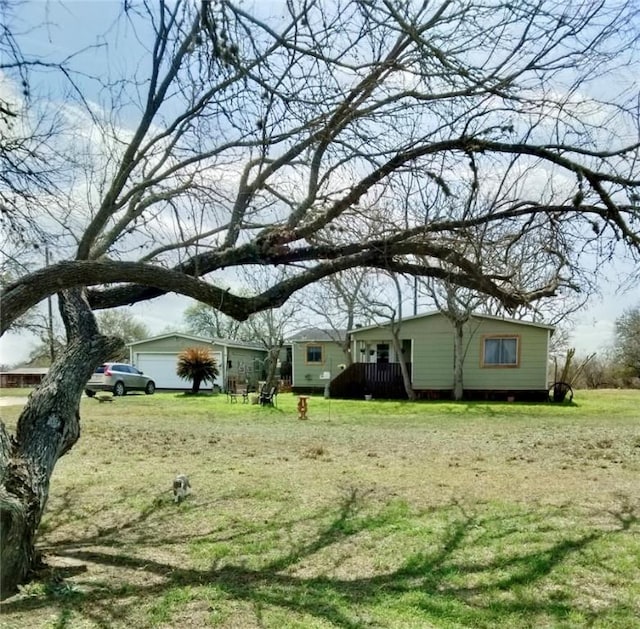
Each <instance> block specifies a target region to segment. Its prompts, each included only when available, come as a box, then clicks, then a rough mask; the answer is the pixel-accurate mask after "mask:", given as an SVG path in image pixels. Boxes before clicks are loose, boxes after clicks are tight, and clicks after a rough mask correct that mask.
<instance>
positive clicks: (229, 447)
mask: <svg viewBox="0 0 640 629" xmlns="http://www.w3.org/2000/svg"><path fill="white" fill-rule="evenodd" d="M296 401H297V398H295V397H294V396H292V395H290V394H286V395H280V396H279V398H278V407H277V408H274V409H270V408H260V407H258V406H253V405H243V404H242V403H237V404H229V403H228V402H227V400H226V397H225V396H224V395H222V396H208V395H205V396H197V397H189V396H183V395H176V394H168V393H160V394H156V395H153V396H144V395H130V396H126V397H125V398H120V399H116V400H115V401H114V402H113V403H104V404H102V403H98V402H97V401H96V400H90V399H83V402H82V416H83V434H82V437H81V440H80V442H79V443H78V444H77V445H76V447H75V448H74V449H73V450H72V452H71V453H70V454H68V455H67V456H66V457H64V458H63V459H62V460H61V461H60V463H59V464H58V467H57V469H56V472H55V474H54V477H53V479H52V490H51V499H50V502H49V509H48V513H47V516H46V518H45V520H44V522H43V526H42V534H41V538H40V545H41V548H42V550H43V551H44V553H45V556H46V560H47V562H48V564H49V569H48V570H47V571H46V572H44V573H43V574H42V575H41V578H40V580H38V581H36V582H34V583H32V584H30V585H29V586H27V587H25V588H24V589H23V591H22V593H21V594H20V595H18V596H16V597H14V598H13V599H10V600H8V601H6V602H5V603H4V604H3V605H2V607H1V608H0V609H1V612H2V616H1V618H0V620H1V622H0V624H2V626H3V627H6V628H12V627H20V628H27V627H28V628H32V627H70V628H73V629H75V628H83V627H105V628H106V627H128V628H136V627H166V628H169V627H228V628H232V627H233V628H241V629H245V628H254V627H256V628H257V627H267V628H277V629H289V628H299V629H307V628H328V627H345V628H349V629H356V628H363V629H364V628H370V627H380V628H386V627H389V628H403V629H405V628H416V629H418V628H420V629H421V628H428V627H447V628H453V627H470V628H471V627H472V628H482V627H486V628H494V627H504V628H509V629H511V628H519V627H522V628H524V627H529V628H538V627H549V628H554V629H555V628H563V627H566V628H568V627H608V628H613V627H619V628H629V629H631V628H633V627H638V626H639V624H638V622H639V621H638V618H640V520H639V517H640V392H632V391H596V392H583V391H578V392H577V393H576V397H575V399H574V404H571V405H568V404H567V405H552V404H544V405H533V404H531V405H530V404H517V403H514V404H508V403H459V404H455V403H445V402H435V403H434V402H424V403H417V404H409V403H406V402H378V401H372V402H365V401H362V402H360V401H358V402H355V401H354V402H344V401H337V400H324V399H322V398H316V397H314V398H311V400H310V404H309V413H308V414H309V418H310V419H309V420H308V421H300V420H298V419H297V412H296ZM0 411H1V412H2V414H3V417H4V418H5V419H6V420H7V421H8V422H9V423H11V422H13V421H14V420H15V418H16V417H17V414H18V412H19V407H18V406H9V407H3V408H2V409H0ZM178 472H186V473H187V474H189V475H190V477H191V481H192V485H193V493H192V495H191V496H189V498H188V499H187V500H186V501H185V502H184V503H182V504H180V505H176V504H174V503H173V501H172V495H171V491H170V485H171V481H172V478H173V476H174V474H176V473H178Z"/></svg>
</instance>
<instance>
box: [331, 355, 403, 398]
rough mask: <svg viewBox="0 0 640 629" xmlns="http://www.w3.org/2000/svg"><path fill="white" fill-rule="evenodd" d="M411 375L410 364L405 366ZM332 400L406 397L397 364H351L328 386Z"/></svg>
mask: <svg viewBox="0 0 640 629" xmlns="http://www.w3.org/2000/svg"><path fill="white" fill-rule="evenodd" d="M407 368H408V369H409V373H411V363H408V364H407ZM329 391H330V395H331V397H332V398H337V399H347V400H361V399H363V397H364V396H365V395H371V396H373V397H374V398H380V399H404V398H406V397H407V394H406V391H405V389H404V383H403V381H402V372H401V371H400V365H399V364H398V363H383V364H377V363H353V364H351V365H349V366H348V367H347V368H346V369H345V370H344V371H342V372H340V373H339V374H338V375H337V376H336V377H335V378H334V379H333V380H332V381H331V384H330V385H329Z"/></svg>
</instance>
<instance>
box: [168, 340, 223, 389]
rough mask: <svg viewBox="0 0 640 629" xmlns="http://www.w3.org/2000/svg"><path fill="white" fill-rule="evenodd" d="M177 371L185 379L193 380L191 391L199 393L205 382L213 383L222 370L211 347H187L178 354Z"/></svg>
mask: <svg viewBox="0 0 640 629" xmlns="http://www.w3.org/2000/svg"><path fill="white" fill-rule="evenodd" d="M176 373H177V374H178V376H179V377H180V378H182V379H183V380H191V381H192V386H191V393H198V391H200V385H201V384H202V383H203V382H211V383H213V381H214V380H215V378H216V376H217V375H218V374H219V373H220V372H219V370H218V365H217V364H216V359H215V358H214V357H213V355H212V354H211V352H210V350H209V349H207V348H206V347H187V349H185V350H183V351H182V352H180V354H179V356H178V367H177V369H176Z"/></svg>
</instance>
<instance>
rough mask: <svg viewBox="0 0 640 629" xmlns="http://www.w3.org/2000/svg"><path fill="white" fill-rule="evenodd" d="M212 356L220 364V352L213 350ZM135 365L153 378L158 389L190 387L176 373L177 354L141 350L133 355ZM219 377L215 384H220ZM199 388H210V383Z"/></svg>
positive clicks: (189, 383) (188, 382) (187, 381)
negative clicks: (152, 352)
mask: <svg viewBox="0 0 640 629" xmlns="http://www.w3.org/2000/svg"><path fill="white" fill-rule="evenodd" d="M213 357H214V358H215V359H216V363H217V364H218V365H221V364H222V352H214V353H213ZM135 358H136V367H137V368H138V369H140V370H141V371H144V374H145V376H149V377H150V378H153V381H154V382H155V383H156V388H158V389H190V388H191V382H190V381H189V380H182V379H181V378H178V376H177V375H176V364H177V362H178V356H177V355H176V354H151V353H144V352H141V353H140V354H137V355H136V356H135ZM221 380H222V379H221V377H220V376H218V377H217V378H216V380H215V384H217V385H218V386H220V385H221ZM200 388H201V389H210V388H211V383H210V382H207V383H206V384H203V385H202V386H201V387H200Z"/></svg>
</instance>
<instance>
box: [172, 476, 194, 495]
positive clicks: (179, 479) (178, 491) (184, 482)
mask: <svg viewBox="0 0 640 629" xmlns="http://www.w3.org/2000/svg"><path fill="white" fill-rule="evenodd" d="M190 491H191V484H190V483H189V477H188V476H187V475H186V474H178V475H177V476H176V477H175V478H174V479H173V501H174V502H182V501H183V500H184V499H185V498H186V497H187V494H188V493H190Z"/></svg>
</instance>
